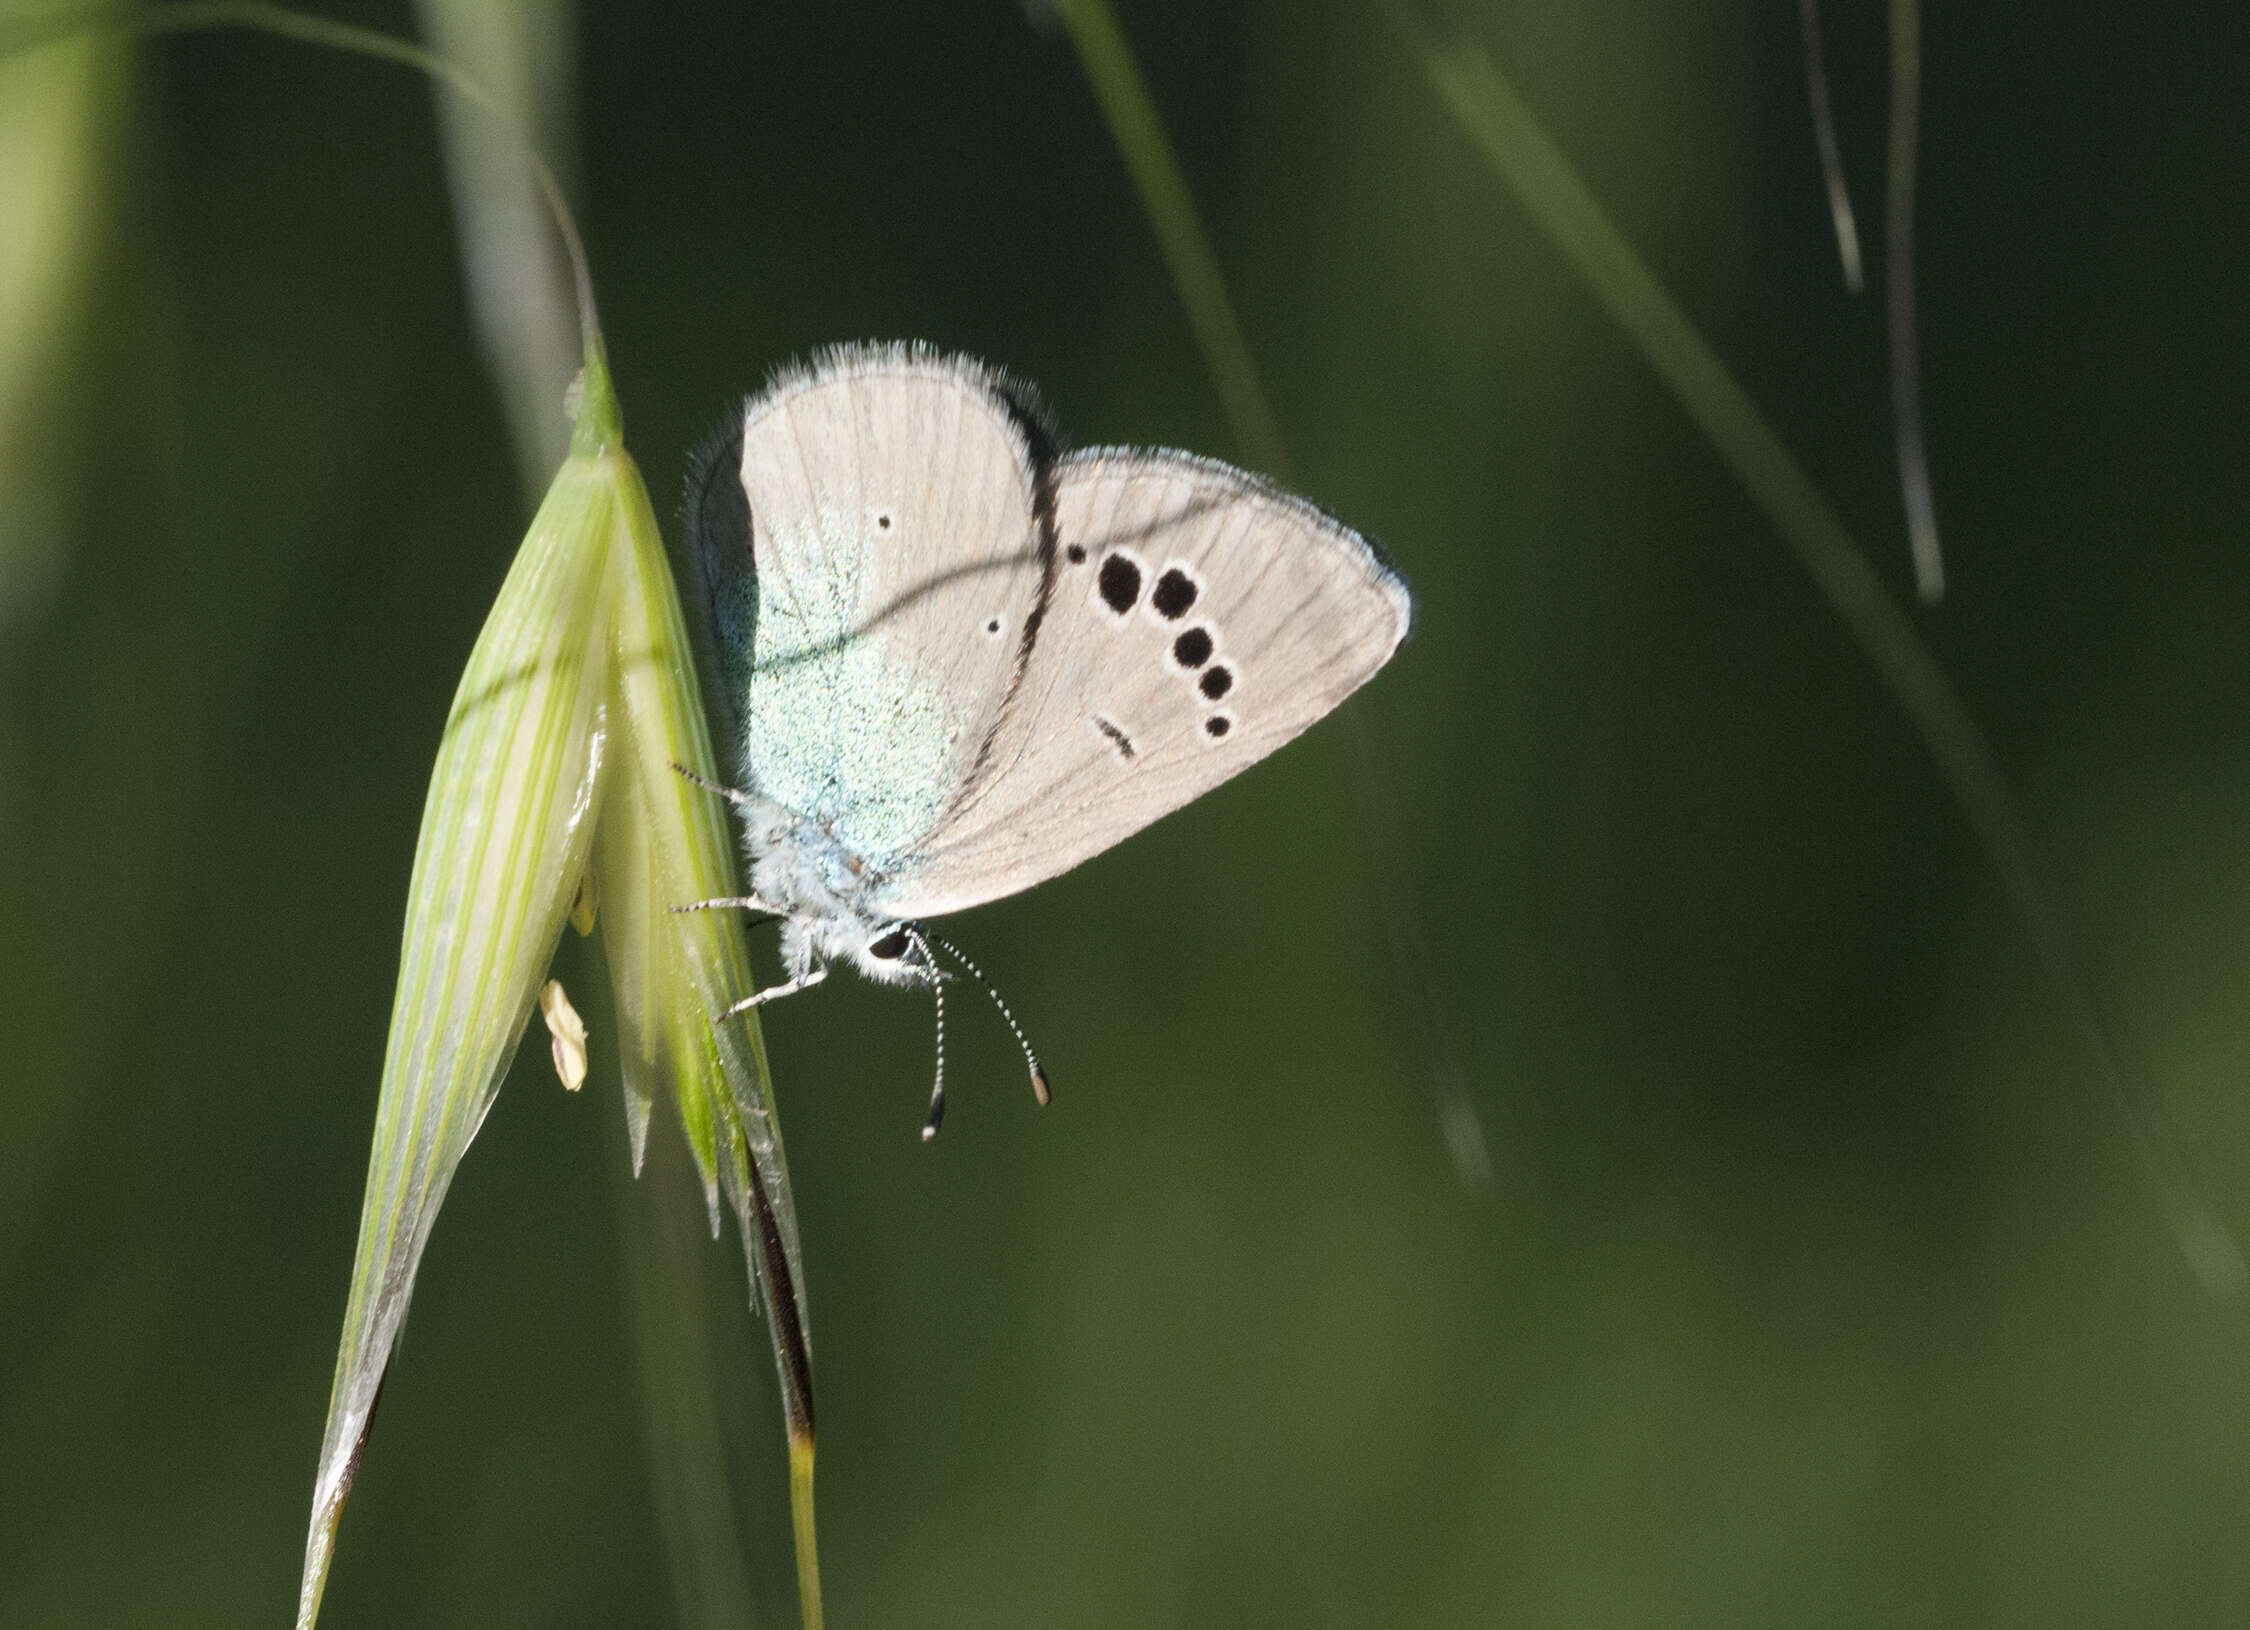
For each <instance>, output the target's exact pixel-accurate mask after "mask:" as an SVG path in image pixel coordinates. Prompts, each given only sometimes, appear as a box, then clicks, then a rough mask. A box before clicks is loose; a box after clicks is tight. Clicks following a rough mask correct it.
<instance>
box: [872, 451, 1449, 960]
mask: <svg viewBox="0 0 2250 1630" xmlns="http://www.w3.org/2000/svg"><path fill="white" fill-rule="evenodd" d="M1054 499H1055V539H1056V543H1057V546H1058V550H1057V555H1056V559H1055V567H1054V581H1053V585H1052V590H1051V596H1050V600H1049V603H1048V604H1047V606H1046V608H1045V612H1044V615H1043V617H1042V618H1041V619H1040V621H1039V623H1038V624H1037V627H1036V637H1035V638H1034V640H1033V641H1032V643H1031V647H1030V653H1029V662H1028V665H1027V667H1026V669H1025V671H1024V673H1023V675H1022V678H1021V680H1020V682H1018V683H1016V684H1015V686H1014V687H1013V690H1012V692H1011V693H1010V694H1008V695H1007V696H1006V697H1005V698H1004V700H1003V703H1002V706H1001V709H1000V714H999V717H998V721H997V728H996V729H995V730H994V731H993V732H992V735H991V739H990V742H989V744H988V745H987V746H985V748H984V749H983V750H982V752H981V753H980V754H979V755H978V757H977V759H976V760H975V761H974V762H973V763H972V764H971V770H970V774H969V775H968V777H967V778H966V779H965V781H964V783H963V785H962V786H961V788H960V790H959V792H958V794H957V795H956V797H955V798H954V800H953V802H952V804H951V806H950V807H949V808H948V809H947V811H946V812H945V813H944V815H943V816H942V817H941V819H940V820H939V821H938V822H937V824H936V825H935V827H934V829H933V830H932V831H931V832H930V833H929V834H928V835H927V836H926V837H925V838H924V839H923V840H922V842H921V843H920V844H919V846H918V852H917V854H916V855H915V857H914V858H913V859H912V860H911V861H910V862H909V863H908V864H907V865H906V866H905V867H903V868H901V869H900V870H898V871H897V872H896V874H895V875H893V876H892V877H891V878H890V879H889V880H888V881H886V882H885V883H883V884H881V885H880V886H879V887H878V888H877V890H876V891H875V894H874V896H873V903H875V904H876V905H877V906H878V907H879V908H880V909H882V910H884V911H886V912H888V913H891V914H893V915H896V916H901V917H914V916H936V915H940V914H943V913H945V912H948V911H957V910H961V909H963V908H965V907H968V906H971V905H975V904H978V903H980V902H982V901H986V900H993V899H998V898H1000V897H1002V896H1004V895H1009V894H1013V893H1016V892H1017V891H1018V890H1021V889H1025V888H1029V887H1031V886H1032V885H1033V884H1035V883H1038V882H1040V881H1041V880H1043V879H1045V878H1048V877H1052V876H1054V875H1055V874H1056V873H1058V872H1061V871H1064V870H1067V869H1068V868H1069V867H1071V866H1074V865H1076V864H1077V863H1078V862H1079V861H1082V860H1085V859H1087V858H1088V857H1090V856H1092V855H1094V854H1097V853H1099V852H1100V851H1101V850H1103V849H1106V848H1108V847H1109V846H1110V845H1111V844H1114V843H1116V842H1118V841H1119V840H1120V839H1122V838H1124V837H1126V836H1127V835H1129V834H1131V833H1133V832H1135V831H1138V830H1139V829H1140V828H1141V827H1144V826H1146V825H1148V824H1149V822H1151V821H1153V820H1155V819H1157V818H1158V817H1159V816H1161V815H1164V814H1166V813H1167V812H1169V811H1171V810H1174V809H1177V808H1179V807H1180V806H1181V805H1182V804H1185V803H1187V802H1188V801H1190V800H1191V799H1193V798H1195V797H1197V796H1198V795H1200V794H1202V793H1204V792H1207V791H1208V790H1210V789H1211V788H1212V787H1214V786H1216V785H1218V783H1220V782H1221V781H1224V780H1226V779H1227V778H1228V777H1229V776H1232V775H1234V774H1235V773H1237V772H1238V771H1240V770H1242V769H1244V768H1246V767H1247V766H1249V765H1250V764H1252V763H1254V762H1256V761H1257V760H1258V759H1260V758H1263V757H1264V756H1265V755H1266V754H1268V753H1270V752H1272V751H1273V750H1274V749H1275V748H1277V747H1279V746H1281V744H1282V743H1284V742H1286V741H1288V740H1289V739H1290V738H1291V737H1293V736H1295V735H1297V734H1298V733H1299V732H1301V731H1302V730H1304V729H1305V728H1306V727H1307V726H1308V725H1311V724H1312V723H1314V722H1315V721H1316V720H1318V719H1320V718H1321V717H1323V716H1324V715H1325V714H1327V713H1328V712H1329V711H1330V710H1332V709H1333V708H1334V707H1335V706H1336V705H1337V704H1338V703H1339V702H1341V701H1342V700H1343V699H1344V698H1345V697H1347V696H1349V695H1350V694H1351V693H1352V692H1353V691H1355V690H1357V689H1358V688H1359V687H1360V686H1361V685H1363V684H1365V683H1366V682H1367V681H1368V680H1369V679H1370V678H1372V677H1373V676H1374V674H1375V673H1376V671H1377V670H1378V669H1380V668H1381V667H1382V666H1383V664H1384V663H1385V662H1387V661H1389V660H1390V656H1391V653H1392V652H1393V651H1395V650H1396V649H1397V648H1398V644H1399V641H1400V640H1401V639H1402V638H1403V637H1404V636H1405V633H1406V629H1407V624H1408V621H1409V619H1410V616H1411V609H1412V608H1411V601H1410V599H1409V597H1408V594H1407V589H1406V585H1405V583H1404V581H1403V580H1402V579H1401V578H1400V577H1399V576H1398V575H1397V573H1395V572H1394V571H1392V570H1391V569H1390V567H1389V566H1388V564H1387V563H1386V562H1385V561H1384V560H1383V558H1382V557H1381V556H1380V555H1379V554H1378V553H1377V552H1376V551H1375V549H1374V548H1373V547H1372V546H1370V545H1369V544H1368V543H1367V541H1366V540H1365V539H1363V538H1361V537H1360V536H1359V535H1358V534H1357V533H1354V532H1352V531H1351V530H1350V529H1348V528H1346V527H1344V526H1342V525H1340V524H1339V523H1338V522H1336V521H1335V520H1333V519H1331V518H1330V517H1329V516H1327V515H1325V514H1323V513H1322V512H1321V511H1319V510H1318V509H1316V508H1314V507H1313V506H1312V505H1310V504H1307V503H1305V502H1303V501H1302V500H1300V499H1296V498H1293V497H1291V496H1289V495H1288V494H1286V493H1283V492H1280V491H1278V490H1276V489H1274V488H1273V487H1270V486H1268V485H1267V484H1266V483H1264V482H1262V481H1259V480H1257V479H1256V478H1255V477H1252V476H1249V475H1246V474H1244V473H1243V472H1242V471H1240V470H1236V469H1233V468H1231V467H1229V466H1227V465H1224V464H1219V463H1216V462H1214V461H1211V460H1207V459H1199V458H1194V457H1191V456H1189V455H1187V454H1179V453H1147V452H1135V451H1129V450H1125V449H1117V448H1102V449H1094V450H1091V451H1088V452H1085V453H1080V454H1075V455H1073V456H1071V457H1069V458H1067V459H1064V460H1063V461H1062V462H1061V463H1060V465H1059V466H1058V467H1057V470H1056V475H1055V489H1054Z"/></svg>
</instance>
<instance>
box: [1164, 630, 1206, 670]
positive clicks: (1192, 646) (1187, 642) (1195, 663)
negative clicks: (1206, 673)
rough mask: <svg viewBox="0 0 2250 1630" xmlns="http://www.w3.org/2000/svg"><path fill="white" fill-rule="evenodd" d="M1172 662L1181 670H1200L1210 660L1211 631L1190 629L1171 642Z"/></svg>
mask: <svg viewBox="0 0 2250 1630" xmlns="http://www.w3.org/2000/svg"><path fill="white" fill-rule="evenodd" d="M1172 660H1173V661H1174V662H1177V663H1178V664H1179V665H1180V666H1181V667H1183V668H1200V667H1202V666H1203V665H1204V664H1205V663H1206V662H1209V661H1210V660H1211V631H1210V630H1209V629H1208V628H1191V629H1189V630H1188V631H1187V632H1186V633H1184V634H1182V635H1181V636H1180V637H1179V638H1178V639H1176V640H1174V641H1173V642H1172Z"/></svg>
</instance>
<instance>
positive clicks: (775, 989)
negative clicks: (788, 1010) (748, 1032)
mask: <svg viewBox="0 0 2250 1630" xmlns="http://www.w3.org/2000/svg"><path fill="white" fill-rule="evenodd" d="M827 977H828V970H827V969H826V968H815V969H813V970H812V971H811V972H810V973H806V974H800V975H799V976H798V977H797V978H795V979H791V980H788V981H786V982H785V983H782V984H779V985H768V986H767V987H766V988H765V989H764V990H762V991H759V992H757V993H756V994H755V995H751V996H745V997H744V998H743V999H742V1000H741V1001H739V1002H737V1003H735V1004H734V1006H732V1007H730V1008H728V1009H727V1010H726V1011H725V1012H724V1013H722V1014H720V1015H719V1017H720V1018H721V1019H731V1018H733V1017H734V1016H735V1015H736V1014H737V1013H747V1012H749V1011H750V1010H751V1009H752V1008H754V1007H764V1006H765V1005H766V1004H767V1003H768V1002H775V1001H779V1000H780V999H781V998H782V997H784V996H794V995H796V994H797V992H799V991H801V990H811V989H812V988H813V986H815V985H817V984H819V983H820V982H821V981H822V980H823V979H826V978H827Z"/></svg>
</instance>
